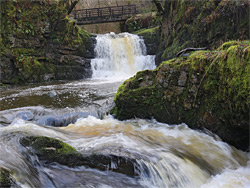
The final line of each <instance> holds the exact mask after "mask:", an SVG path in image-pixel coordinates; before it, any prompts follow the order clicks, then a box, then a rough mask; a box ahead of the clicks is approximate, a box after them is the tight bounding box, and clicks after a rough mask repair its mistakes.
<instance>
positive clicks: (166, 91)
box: [111, 41, 250, 150]
mask: <svg viewBox="0 0 250 188" xmlns="http://www.w3.org/2000/svg"><path fill="white" fill-rule="evenodd" d="M249 71H250V41H243V42H237V41H232V42H227V43H225V44H223V45H222V46H221V47H220V48H218V49H217V50H215V51H196V52H193V53H191V54H190V55H189V56H188V57H179V58H175V59H171V60H168V61H165V62H163V63H162V64H161V65H160V66H159V67H158V68H156V69H155V70H152V71H150V70H146V71H141V72H138V73H137V74H136V75H135V76H134V77H132V78H130V79H128V80H127V81H125V82H124V83H123V84H122V85H121V86H120V88H119V90H118V92H117V93H116V95H115V104H116V106H115V108H114V109H113V110H112V111H111V112H112V113H113V114H114V115H115V117H116V118H118V119H121V120H124V119H130V118H134V117H138V118H155V119H156V120H158V121H160V122H165V123H168V124H179V123H183V122H184V123H186V124H188V126H190V127H191V128H194V129H202V128H206V129H208V130H210V131H212V132H213V133H216V134H217V135H219V136H220V137H221V138H222V139H223V140H224V141H226V142H228V143H230V144H232V145H234V146H236V147H237V148H240V149H243V150H247V149H248V148H249V103H248V102H249V93H250V88H249V85H250V80H249Z"/></svg>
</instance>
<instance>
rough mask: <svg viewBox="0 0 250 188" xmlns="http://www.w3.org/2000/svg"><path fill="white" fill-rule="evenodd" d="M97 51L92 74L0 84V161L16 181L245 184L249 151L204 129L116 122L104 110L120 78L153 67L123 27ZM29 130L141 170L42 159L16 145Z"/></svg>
mask: <svg viewBox="0 0 250 188" xmlns="http://www.w3.org/2000/svg"><path fill="white" fill-rule="evenodd" d="M116 40H118V41H116ZM119 44H121V46H119ZM105 45H106V46H105ZM117 45H118V46H119V47H117ZM103 46H105V47H103ZM137 48H139V49H137ZM116 49H117V50H118V51H117V52H115V51H116ZM130 49H132V51H130V52H128V51H129V50H130ZM136 50H137V51H139V52H135V51H136ZM95 51H96V54H97V58H96V59H94V60H93V61H92V69H93V78H92V79H89V80H81V81H73V82H54V83H45V84H32V85H28V86H19V87H11V88H7V89H5V88H1V89H0V92H1V97H0V104H1V105H0V108H1V111H0V168H5V169H7V170H9V171H10V172H11V173H12V176H13V179H14V180H15V181H16V182H17V184H16V185H13V187H31V188H33V187H34V188H37V187H43V188H53V187H57V188H61V187H70V188H71V187H84V188H85V187H86V188H93V187H97V188H110V187H114V188H116V187H131V188H133V187H136V188H138V187H148V188H173V187H174V188H214V187H215V188H216V187H218V188H222V187H223V188H228V187H234V188H235V187H236V188H242V187H245V188H247V187H250V156H249V153H247V152H242V151H240V150H237V149H235V148H234V147H232V146H230V145H228V144H227V143H224V142H223V141H221V140H220V138H219V137H218V136H216V135H214V134H212V133H210V132H209V131H206V132H204V131H198V130H192V129H190V128H189V127H188V125H186V124H180V125H168V124H164V123H160V122H157V121H155V120H154V119H151V120H144V119H131V120H126V121H118V120H116V119H114V118H113V117H112V116H111V115H109V114H107V112H108V111H109V109H111V108H112V107H113V105H114V104H113V98H114V94H115V92H116V91H117V89H118V87H119V85H120V84H121V83H122V82H121V81H122V80H124V79H125V78H128V77H129V76H132V75H133V74H135V73H136V72H137V71H138V70H144V69H153V68H154V67H155V65H154V64H152V62H153V60H154V56H147V55H146V54H145V45H144V43H143V40H142V39H140V38H139V37H138V36H135V35H131V34H127V33H125V34H119V35H115V34H113V33H111V34H106V35H100V36H98V38H97V45H96V49H95ZM132 52H133V54H132ZM104 54H105V55H104ZM108 54H109V55H108ZM131 54H132V55H131ZM128 58H131V59H130V60H129V59H128ZM137 59H138V61H137ZM115 63H117V64H119V63H123V64H121V65H118V66H115V65H114V64H115ZM100 64H101V65H100ZM124 64H125V65H124ZM138 67H139V68H138ZM102 70H103V71H102ZM27 136H47V137H52V138H56V139H59V140H61V141H63V142H65V143H67V144H69V145H71V146H73V147H74V148H75V149H76V150H77V151H78V152H80V153H81V154H84V155H88V154H95V153H100V154H103V155H110V154H112V155H116V156H122V157H125V158H130V159H135V160H136V163H135V164H134V168H135V169H136V170H137V173H138V176H136V177H129V176H126V175H124V174H120V173H116V172H112V171H109V170H108V168H109V167H108V166H107V170H106V171H99V170H97V169H92V168H88V167H85V166H80V167H74V168H71V167H67V166H64V165H60V164H58V163H51V164H46V165H45V164H44V163H42V161H40V160H39V158H38V157H37V156H36V155H34V154H33V153H31V152H30V151H29V150H27V148H25V147H23V146H22V145H21V144H20V139H22V138H23V137H27ZM116 165H117V164H116V163H114V162H113V163H111V164H110V167H111V166H112V168H115V167H116Z"/></svg>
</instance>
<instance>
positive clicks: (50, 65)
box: [0, 1, 95, 84]
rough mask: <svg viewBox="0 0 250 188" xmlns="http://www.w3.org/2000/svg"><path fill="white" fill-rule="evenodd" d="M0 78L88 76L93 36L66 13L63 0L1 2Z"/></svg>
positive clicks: (17, 80)
mask: <svg viewBox="0 0 250 188" xmlns="http://www.w3.org/2000/svg"><path fill="white" fill-rule="evenodd" d="M0 7H1V45H0V48H1V53H0V60H1V61H0V73H1V74H0V80H1V81H0V82H1V83H3V84H20V83H30V82H42V81H50V80H71V79H82V78H88V77H91V74H92V73H91V67H90V59H91V58H94V44H95V37H94V36H92V35H91V34H90V33H88V32H86V31H84V30H82V29H81V28H80V27H79V26H77V25H76V22H75V21H74V20H71V19H70V18H68V17H67V9H66V8H65V7H64V4H63V2H62V1H3V2H1V6H0Z"/></svg>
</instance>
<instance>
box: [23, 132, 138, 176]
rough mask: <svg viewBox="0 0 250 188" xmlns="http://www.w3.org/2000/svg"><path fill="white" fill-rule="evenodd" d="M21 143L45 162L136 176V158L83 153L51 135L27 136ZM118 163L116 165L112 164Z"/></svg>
mask: <svg viewBox="0 0 250 188" xmlns="http://www.w3.org/2000/svg"><path fill="white" fill-rule="evenodd" d="M20 143H21V145H23V146H25V147H27V148H28V149H30V150H31V151H32V152H33V153H34V154H36V155H37V156H38V158H39V159H40V160H41V161H44V162H45V164H49V163H52V162H57V163H59V164H62V165H66V166H69V167H77V166H86V167H89V168H95V169H98V170H102V171H107V170H110V171H114V172H118V173H122V174H126V175H128V176H136V175H138V174H137V171H136V160H135V159H130V158H125V157H120V156H115V155H103V154H97V153H95V154H90V155H82V154H81V153H79V152H78V151H76V149H75V148H73V147H72V146H70V145H68V144H66V143H64V142H62V141H60V140H58V139H54V138H50V137H44V136H39V137H35V136H32V137H25V138H22V139H21V140H20ZM112 164H116V165H112Z"/></svg>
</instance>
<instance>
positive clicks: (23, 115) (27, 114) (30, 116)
mask: <svg viewBox="0 0 250 188" xmlns="http://www.w3.org/2000/svg"><path fill="white" fill-rule="evenodd" d="M16 117H17V118H20V119H23V120H26V121H29V120H32V119H33V117H34V114H33V113H32V112H30V111H26V112H18V113H17V115H16Z"/></svg>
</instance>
